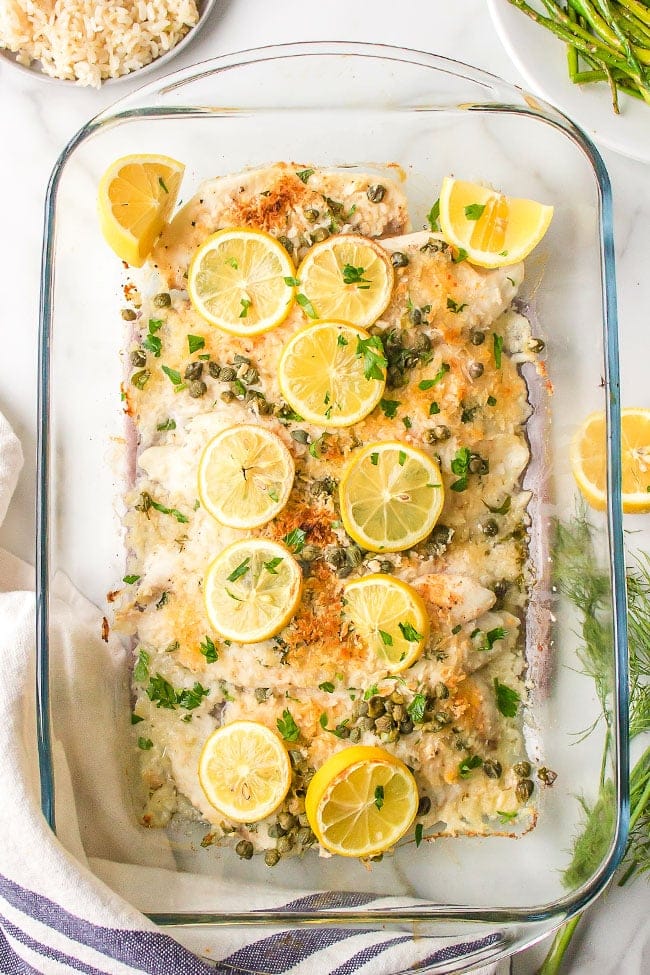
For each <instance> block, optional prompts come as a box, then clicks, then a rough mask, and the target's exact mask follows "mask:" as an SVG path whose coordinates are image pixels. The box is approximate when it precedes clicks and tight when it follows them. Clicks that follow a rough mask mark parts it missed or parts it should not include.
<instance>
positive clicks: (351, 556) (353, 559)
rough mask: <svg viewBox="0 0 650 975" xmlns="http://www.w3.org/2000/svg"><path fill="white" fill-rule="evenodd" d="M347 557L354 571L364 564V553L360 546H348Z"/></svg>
mask: <svg viewBox="0 0 650 975" xmlns="http://www.w3.org/2000/svg"><path fill="white" fill-rule="evenodd" d="M345 557H346V559H347V560H348V562H349V564H350V565H351V566H352V568H353V569H356V567H357V566H358V565H361V563H362V562H363V552H362V551H361V549H360V548H359V546H358V545H348V547H347V548H346V550H345Z"/></svg>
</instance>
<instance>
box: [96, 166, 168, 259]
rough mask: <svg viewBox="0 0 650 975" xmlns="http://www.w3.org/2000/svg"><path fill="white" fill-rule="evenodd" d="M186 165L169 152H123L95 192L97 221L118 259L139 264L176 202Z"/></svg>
mask: <svg viewBox="0 0 650 975" xmlns="http://www.w3.org/2000/svg"><path fill="white" fill-rule="evenodd" d="M184 172H185V166H184V165H183V164H182V163H179V162H177V161H176V160H175V159H171V158H170V157H169V156H149V155H136V156H123V157H122V158H121V159H117V160H116V161H115V162H114V163H112V164H111V165H110V166H109V167H108V169H107V170H106V172H105V173H104V175H103V176H102V178H101V180H100V181H99V190H98V193H97V208H98V211H99V224H100V227H101V230H102V233H103V235H104V238H105V240H106V243H107V244H108V245H109V247H112V248H113V250H114V251H115V253H116V254H117V256H118V257H119V258H121V260H123V261H126V262H127V264H131V265H132V266H133V267H142V265H143V264H144V262H145V260H146V259H147V257H148V256H149V253H150V251H151V249H152V247H153V245H154V244H155V242H156V238H157V237H158V236H159V234H160V232H161V231H162V229H163V226H164V225H165V223H166V222H167V221H168V220H169V217H170V216H171V212H172V210H173V209H174V206H175V204H176V198H177V196H178V191H179V189H180V185H181V180H182V179H183V173H184Z"/></svg>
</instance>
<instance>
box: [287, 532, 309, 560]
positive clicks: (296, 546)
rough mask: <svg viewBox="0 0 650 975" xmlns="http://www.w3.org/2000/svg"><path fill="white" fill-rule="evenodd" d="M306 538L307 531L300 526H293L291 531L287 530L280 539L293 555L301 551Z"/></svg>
mask: <svg viewBox="0 0 650 975" xmlns="http://www.w3.org/2000/svg"><path fill="white" fill-rule="evenodd" d="M306 538H307V533H306V532H304V531H303V530H302V528H294V529H293V530H292V531H290V532H288V533H287V534H286V535H285V536H284V538H283V539H282V541H283V542H284V544H285V545H286V546H287V548H288V549H290V550H291V551H292V552H293V553H294V554H295V555H298V553H299V552H302V550H303V548H304V547H305V540H306Z"/></svg>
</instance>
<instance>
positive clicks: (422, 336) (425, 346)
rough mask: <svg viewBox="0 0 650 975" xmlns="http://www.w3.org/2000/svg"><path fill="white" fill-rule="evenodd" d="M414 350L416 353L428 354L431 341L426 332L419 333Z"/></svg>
mask: <svg viewBox="0 0 650 975" xmlns="http://www.w3.org/2000/svg"><path fill="white" fill-rule="evenodd" d="M415 348H416V349H417V351H418V352H429V351H430V349H431V339H430V338H429V336H428V335H427V333H426V332H420V333H419V334H418V337H417V338H416V340H415Z"/></svg>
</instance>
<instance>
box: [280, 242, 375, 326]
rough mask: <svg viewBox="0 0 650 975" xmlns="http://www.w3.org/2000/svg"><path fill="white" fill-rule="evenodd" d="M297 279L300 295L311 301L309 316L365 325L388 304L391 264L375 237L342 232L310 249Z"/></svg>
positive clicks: (373, 319) (369, 323)
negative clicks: (373, 238)
mask: <svg viewBox="0 0 650 975" xmlns="http://www.w3.org/2000/svg"><path fill="white" fill-rule="evenodd" d="M298 280H299V281H300V292H301V294H303V295H304V296H305V298H306V299H308V301H309V302H311V309H310V312H309V313H310V317H316V318H330V319H331V318H333V319H338V320H339V321H343V322H350V323H351V324H353V325H361V326H368V325H372V323H373V322H376V321H377V319H378V318H379V316H380V315H381V314H382V312H383V311H385V309H386V307H387V306H388V302H389V301H390V296H391V292H392V290H393V266H392V264H391V263H390V260H389V257H388V254H387V253H386V251H385V250H384V249H383V247H381V246H380V245H379V244H376V243H375V242H374V240H370V239H369V238H368V237H357V236H354V235H353V234H341V235H340V236H338V237H328V238H327V240H324V241H322V243H320V244H315V245H314V247H312V248H311V250H310V251H309V252H308V253H307V255H306V256H305V259H304V260H303V262H302V264H301V265H300V267H299V268H298ZM298 300H299V301H300V300H301V299H300V298H299V299H298ZM303 308H305V306H303ZM307 308H309V306H308V305H307ZM305 310H307V309H306V308H305ZM311 311H313V313H314V315H313V316H311Z"/></svg>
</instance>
